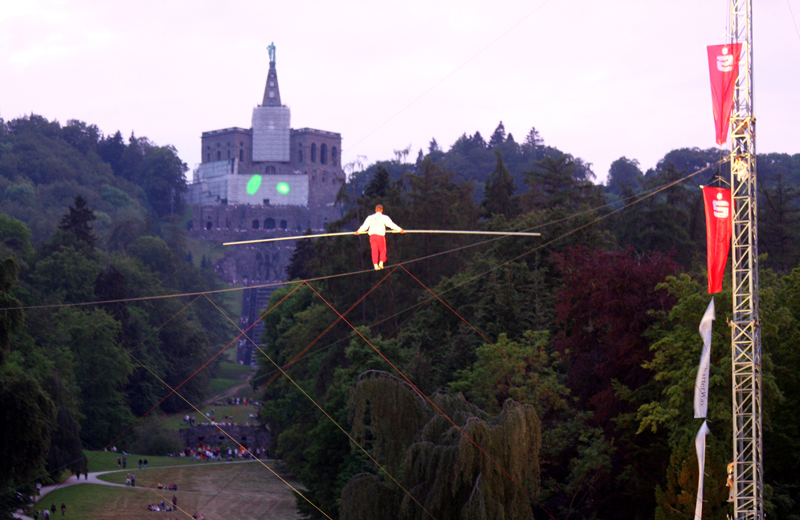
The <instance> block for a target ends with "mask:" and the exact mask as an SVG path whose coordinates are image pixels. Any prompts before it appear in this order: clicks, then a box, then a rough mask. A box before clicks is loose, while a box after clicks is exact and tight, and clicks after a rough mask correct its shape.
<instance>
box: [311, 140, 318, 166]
mask: <svg viewBox="0 0 800 520" xmlns="http://www.w3.org/2000/svg"><path fill="white" fill-rule="evenodd" d="M311 162H317V143H311Z"/></svg>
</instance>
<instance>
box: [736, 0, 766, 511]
mask: <svg viewBox="0 0 800 520" xmlns="http://www.w3.org/2000/svg"><path fill="white" fill-rule="evenodd" d="M730 2H731V31H732V34H731V39H732V42H738V43H742V57H741V59H740V61H739V74H738V77H737V81H736V85H735V87H734V100H733V110H732V113H731V188H732V199H733V208H734V211H733V239H732V240H733V244H732V248H731V249H732V260H731V263H732V282H733V319H732V322H731V328H732V330H731V349H732V365H733V367H732V368H733V385H732V390H733V460H734V462H735V465H734V488H733V490H732V495H733V501H734V518H736V519H740V520H763V518H764V466H763V441H762V406H761V398H762V381H761V325H760V320H759V310H758V225H757V224H758V218H757V217H758V216H757V192H756V187H757V186H756V145H755V128H756V125H755V118H754V117H753V26H752V19H753V16H752V15H753V11H752V0H730Z"/></svg>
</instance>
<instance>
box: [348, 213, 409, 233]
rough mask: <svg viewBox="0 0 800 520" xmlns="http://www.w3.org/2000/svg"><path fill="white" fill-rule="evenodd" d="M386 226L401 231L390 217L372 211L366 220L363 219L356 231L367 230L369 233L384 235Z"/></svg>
mask: <svg viewBox="0 0 800 520" xmlns="http://www.w3.org/2000/svg"><path fill="white" fill-rule="evenodd" d="M387 227H388V228H391V229H393V230H395V231H402V229H401V228H400V226H398V225H397V224H395V223H394V222H392V219H390V218H389V217H387V216H386V215H384V214H383V213H373V214H372V215H370V216H368V217H367V220H365V221H364V223H363V224H362V225H361V227H360V228H358V232H359V233H364V232H367V233H369V234H370V235H381V236H384V235H385V234H386V228H387Z"/></svg>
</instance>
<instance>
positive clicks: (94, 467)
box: [84, 451, 192, 484]
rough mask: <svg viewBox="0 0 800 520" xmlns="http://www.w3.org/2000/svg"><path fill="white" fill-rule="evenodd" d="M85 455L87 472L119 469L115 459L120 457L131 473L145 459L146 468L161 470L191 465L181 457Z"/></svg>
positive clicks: (108, 452) (113, 454)
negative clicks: (126, 458) (125, 458)
mask: <svg viewBox="0 0 800 520" xmlns="http://www.w3.org/2000/svg"><path fill="white" fill-rule="evenodd" d="M84 454H86V458H87V459H89V471H90V472H95V471H113V470H115V469H119V467H118V466H117V457H119V458H120V459H121V458H122V457H128V467H127V470H128V471H131V470H132V469H134V468H135V469H136V470H138V469H139V459H147V468H148V469H150V468H161V467H164V466H176V465H186V464H191V463H192V459H187V458H185V457H184V458H181V457H158V456H155V455H137V454H132V453H130V454H128V455H123V454H122V453H111V452H110V451H84ZM122 475H123V477H122V483H123V484H124V483H125V474H124V473H123V474H122Z"/></svg>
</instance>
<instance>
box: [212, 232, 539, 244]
mask: <svg viewBox="0 0 800 520" xmlns="http://www.w3.org/2000/svg"><path fill="white" fill-rule="evenodd" d="M387 231H388V230H387ZM392 233H395V234H400V232H399V231H392ZM405 233H406V234H408V233H430V234H436V235H496V236H518V237H538V236H541V233H526V232H523V231H451V230H444V229H406V230H405ZM364 234H365V235H366V233H364ZM346 235H352V236H355V232H354V231H347V232H344V233H322V234H320V235H298V236H294V237H278V238H264V239H261V240H244V241H242V242H225V243H223V244H222V245H223V246H237V245H242V244H261V243H264V242H277V241H279V240H300V239H303V238H322V237H341V236H346Z"/></svg>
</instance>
